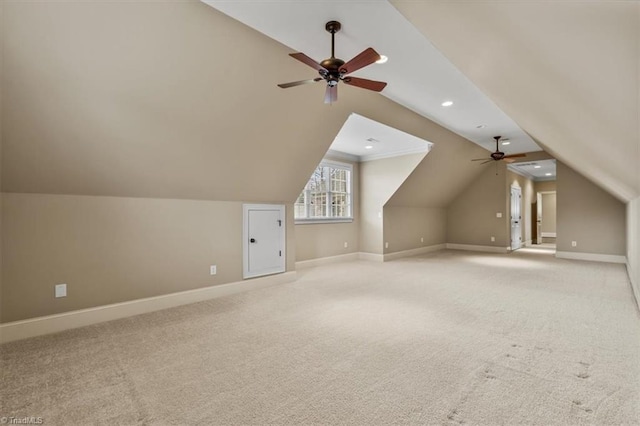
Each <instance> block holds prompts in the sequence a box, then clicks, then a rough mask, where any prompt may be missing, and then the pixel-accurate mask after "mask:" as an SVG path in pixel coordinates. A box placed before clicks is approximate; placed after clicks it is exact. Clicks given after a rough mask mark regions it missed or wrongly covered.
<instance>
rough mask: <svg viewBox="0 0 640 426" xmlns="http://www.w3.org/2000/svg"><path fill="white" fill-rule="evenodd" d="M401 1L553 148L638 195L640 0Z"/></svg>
mask: <svg viewBox="0 0 640 426" xmlns="http://www.w3.org/2000/svg"><path fill="white" fill-rule="evenodd" d="M391 2H392V3H393V5H394V6H395V7H396V8H397V9H398V10H399V11H400V12H401V13H402V14H403V15H404V16H405V17H406V18H407V19H409V20H410V21H411V22H412V23H413V24H414V25H415V26H416V28H418V30H420V31H421V32H422V33H423V34H424V35H425V36H426V37H427V38H428V39H429V40H431V42H432V43H434V45H435V46H436V47H437V48H438V49H440V51H441V52H442V53H444V55H445V56H446V57H447V58H448V59H449V60H450V61H452V62H453V63H454V64H455V65H456V66H457V67H458V68H459V69H460V70H461V71H462V72H463V73H464V74H465V75H466V76H467V77H469V78H470V79H471V81H473V82H474V83H475V84H476V85H477V86H478V87H479V88H480V89H481V90H482V91H484V93H486V94H487V95H488V96H489V97H490V98H491V99H492V100H493V101H494V102H496V104H497V105H498V106H499V107H500V108H501V109H502V110H503V111H504V112H506V113H507V114H508V115H509V116H510V117H511V118H513V119H514V120H515V121H516V122H517V123H518V125H520V127H521V128H522V129H523V130H525V131H526V132H528V133H529V134H530V135H531V136H532V137H533V138H534V139H535V140H536V142H538V143H539V145H541V146H543V147H544V148H545V150H547V151H548V152H550V153H552V154H553V155H554V156H556V157H557V158H558V159H560V160H562V161H563V162H564V163H566V164H568V165H570V166H571V167H572V168H574V169H575V170H577V171H579V172H580V173H581V174H583V175H584V176H586V177H588V178H589V179H591V180H593V181H594V182H595V183H597V184H599V185H600V186H602V187H603V188H604V189H606V190H608V191H609V192H610V193H611V194H613V195H615V196H616V197H618V198H619V199H621V200H623V201H628V200H631V199H633V198H635V197H637V196H638V194H639V193H640V171H639V169H640V167H638V164H639V163H640V135H639V133H640V125H639V120H640V119H639V116H640V110H639V107H638V103H639V94H640V91H639V82H638V80H639V78H640V77H639V76H640V65H639V64H640V2H635V1H633V2H620V1H599V2H598V1H596V2H570V1H556V2H547V1H537V2H535V1H527V2H516V1H512V2H510V1H478V2H473V1H462V2H459V1H424V2H423V1H408V0H391Z"/></svg>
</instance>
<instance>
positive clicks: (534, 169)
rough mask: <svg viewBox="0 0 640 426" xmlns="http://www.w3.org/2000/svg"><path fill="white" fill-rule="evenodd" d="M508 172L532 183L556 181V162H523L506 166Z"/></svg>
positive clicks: (552, 160)
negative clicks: (523, 177)
mask: <svg viewBox="0 0 640 426" xmlns="http://www.w3.org/2000/svg"><path fill="white" fill-rule="evenodd" d="M507 167H508V168H509V169H510V170H513V171H514V172H516V173H519V174H521V175H524V176H526V177H528V178H530V179H532V180H534V181H543V180H556V160H555V159H551V160H538V161H523V162H521V163H512V164H509V165H508V166H507Z"/></svg>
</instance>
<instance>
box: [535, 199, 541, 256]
mask: <svg viewBox="0 0 640 426" xmlns="http://www.w3.org/2000/svg"><path fill="white" fill-rule="evenodd" d="M536 206H537V211H536V221H537V223H538V226H536V229H537V233H536V244H542V194H541V193H539V192H538V193H537V195H536Z"/></svg>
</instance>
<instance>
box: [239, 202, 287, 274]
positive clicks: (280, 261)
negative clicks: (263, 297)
mask: <svg viewBox="0 0 640 426" xmlns="http://www.w3.org/2000/svg"><path fill="white" fill-rule="evenodd" d="M284 211H285V210H284V206H282V205H271V204H245V205H244V214H243V216H244V232H243V234H244V244H243V249H244V259H243V277H244V278H251V277H257V276H261V275H269V274H275V273H279V272H284V271H285V231H284V230H285V221H284V220H285V217H284V216H285V215H284Z"/></svg>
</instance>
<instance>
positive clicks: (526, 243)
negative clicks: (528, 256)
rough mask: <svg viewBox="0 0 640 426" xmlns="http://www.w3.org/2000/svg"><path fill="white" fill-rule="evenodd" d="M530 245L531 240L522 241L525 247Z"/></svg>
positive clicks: (531, 243)
mask: <svg viewBox="0 0 640 426" xmlns="http://www.w3.org/2000/svg"><path fill="white" fill-rule="evenodd" d="M532 245H533V240H526V241H525V242H524V246H525V247H531V246H532Z"/></svg>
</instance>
